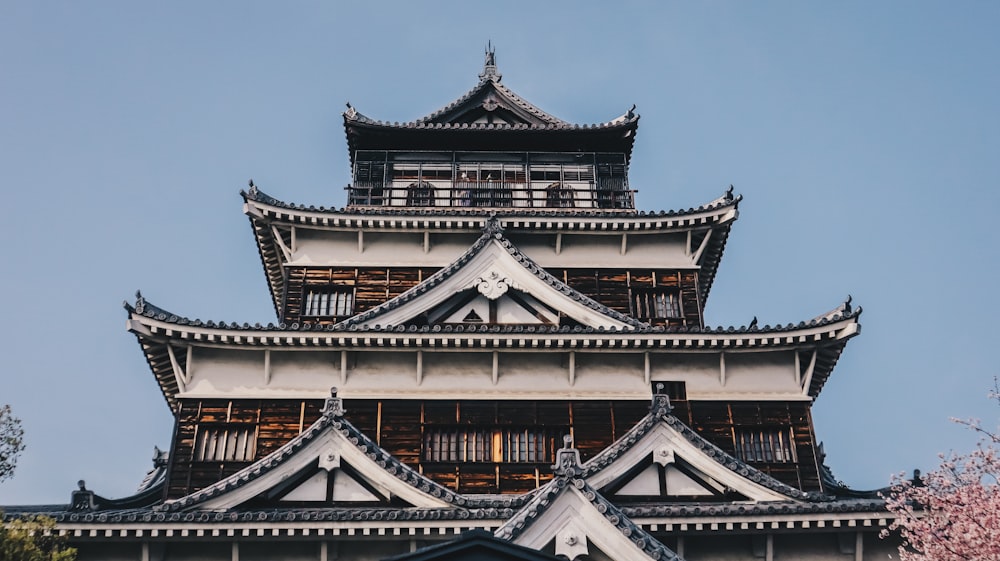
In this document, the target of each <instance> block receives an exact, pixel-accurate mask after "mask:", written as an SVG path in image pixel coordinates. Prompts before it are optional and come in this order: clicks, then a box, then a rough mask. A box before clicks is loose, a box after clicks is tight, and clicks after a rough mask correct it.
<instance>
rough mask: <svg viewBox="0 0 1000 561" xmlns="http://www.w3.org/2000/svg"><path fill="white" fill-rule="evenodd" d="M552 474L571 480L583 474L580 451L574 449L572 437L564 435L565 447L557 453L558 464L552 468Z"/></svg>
mask: <svg viewBox="0 0 1000 561" xmlns="http://www.w3.org/2000/svg"><path fill="white" fill-rule="evenodd" d="M552 473H554V474H555V475H556V476H559V477H571V478H575V477H578V476H579V475H580V474H582V473H583V462H582V461H581V460H580V451H579V450H577V449H576V448H574V447H573V437H572V436H571V435H568V434H565V435H563V447H562V448H560V449H559V450H557V451H556V463H555V464H554V465H553V466H552Z"/></svg>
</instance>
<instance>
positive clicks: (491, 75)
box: [479, 41, 503, 82]
mask: <svg viewBox="0 0 1000 561" xmlns="http://www.w3.org/2000/svg"><path fill="white" fill-rule="evenodd" d="M485 55H486V60H485V61H484V62H483V73H482V74H480V75H479V81H481V82H484V81H486V80H493V81H494V82H499V81H500V78H502V77H503V76H502V75H501V74H500V72H499V71H498V70H497V54H496V49H495V48H494V47H493V41H487V42H486V52H485Z"/></svg>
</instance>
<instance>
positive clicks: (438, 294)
mask: <svg viewBox="0 0 1000 561" xmlns="http://www.w3.org/2000/svg"><path fill="white" fill-rule="evenodd" d="M507 243H509V242H507ZM514 251H515V252H516V250H514ZM532 267H534V266H533V265H532ZM446 271H447V273H444V272H440V273H438V274H436V275H434V276H432V277H431V278H429V279H427V280H426V281H424V283H423V285H418V286H417V287H414V288H413V289H411V290H410V291H408V292H407V293H404V294H402V295H400V296H399V297H397V298H396V299H395V301H393V300H390V301H389V302H387V303H385V304H383V305H382V306H379V307H378V308H376V309H375V310H373V312H374V313H371V314H369V315H367V316H363V318H361V319H359V320H357V321H355V320H350V321H349V322H348V323H350V324H351V325H358V326H363V327H374V326H375V325H380V326H383V327H384V326H388V325H404V324H406V323H408V322H412V321H414V320H415V319H416V318H418V317H419V316H421V315H422V314H427V315H428V317H429V318H430V319H431V322H432V323H468V322H466V321H465V318H466V317H467V316H468V315H469V313H470V312H473V311H474V312H475V316H478V317H479V318H480V319H482V321H483V322H484V323H486V322H489V321H490V318H491V317H493V318H494V319H495V323H512V324H547V323H548V324H553V325H554V324H556V323H557V321H558V317H559V316H560V315H563V316H566V317H569V318H572V319H573V320H575V321H577V322H579V323H580V324H582V325H584V326H587V327H593V328H595V329H596V328H605V329H611V328H614V329H618V330H629V329H632V328H633V327H634V326H633V325H632V324H630V323H629V322H628V320H627V318H624V317H623V316H620V319H619V318H616V317H612V315H609V314H608V313H605V311H606V310H607V309H606V308H604V307H603V306H601V305H600V304H597V303H596V302H594V301H592V300H590V299H589V298H587V297H586V296H583V295H581V294H579V293H578V292H576V291H574V290H572V289H570V288H569V287H567V286H565V285H563V284H562V283H560V282H559V281H558V280H555V279H551V281H554V282H550V280H548V279H546V278H543V277H546V276H547V273H545V272H544V271H540V270H535V271H532V270H530V269H529V268H528V267H527V266H526V265H525V264H524V263H523V262H522V261H519V260H518V259H517V258H515V256H514V255H512V251H511V250H509V249H508V248H507V247H505V246H504V243H503V242H501V239H499V238H496V237H491V238H489V239H488V241H486V243H485V245H484V246H483V247H482V248H481V249H480V250H479V251H477V252H475V253H474V254H473V255H471V256H468V260H467V261H466V262H465V263H463V264H461V265H460V266H455V265H452V266H451V267H449V268H447V269H446ZM554 285H555V286H554ZM428 287H429V288H428ZM418 293H419V295H416V294H418ZM415 295H416V296H415ZM491 309H493V310H494V311H493V312H492V313H491V312H490V310H491ZM612 314H613V312H612Z"/></svg>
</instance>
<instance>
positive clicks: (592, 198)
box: [347, 177, 635, 209]
mask: <svg viewBox="0 0 1000 561" xmlns="http://www.w3.org/2000/svg"><path fill="white" fill-rule="evenodd" d="M347 192H348V200H347V204H348V206H351V207H386V206H390V207H412V208H449V207H458V208H463V207H472V208H534V209H546V208H548V209H566V208H581V209H593V208H605V209H633V208H635V191H634V190H631V189H629V188H628V182H627V180H626V179H625V178H618V177H612V178H599V179H598V180H597V182H596V183H595V182H579V183H565V184H562V183H555V184H553V183H544V184H543V182H531V183H521V182H517V183H515V182H508V181H454V182H452V181H434V182H426V181H423V182H402V181H395V182H390V183H388V184H385V183H379V182H362V181H357V182H355V183H354V185H350V186H348V187H347Z"/></svg>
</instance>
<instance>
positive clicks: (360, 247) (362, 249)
mask: <svg viewBox="0 0 1000 561" xmlns="http://www.w3.org/2000/svg"><path fill="white" fill-rule="evenodd" d="M364 252H365V233H364V231H363V230H358V253H364Z"/></svg>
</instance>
